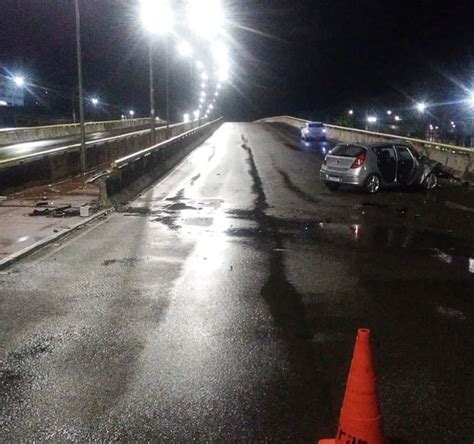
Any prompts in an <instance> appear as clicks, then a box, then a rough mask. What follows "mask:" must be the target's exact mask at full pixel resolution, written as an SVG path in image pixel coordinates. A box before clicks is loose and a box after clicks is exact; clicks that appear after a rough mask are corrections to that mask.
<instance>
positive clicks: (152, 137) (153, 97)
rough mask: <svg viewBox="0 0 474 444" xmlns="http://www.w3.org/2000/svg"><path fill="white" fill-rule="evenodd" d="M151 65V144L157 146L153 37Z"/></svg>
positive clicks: (150, 50)
mask: <svg viewBox="0 0 474 444" xmlns="http://www.w3.org/2000/svg"><path fill="white" fill-rule="evenodd" d="M148 58H149V64H150V130H151V144H152V145H154V144H155V85H154V83H155V79H154V75H153V37H152V36H151V35H150V36H149V52H148Z"/></svg>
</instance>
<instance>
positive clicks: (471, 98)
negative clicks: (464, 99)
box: [469, 91, 474, 108]
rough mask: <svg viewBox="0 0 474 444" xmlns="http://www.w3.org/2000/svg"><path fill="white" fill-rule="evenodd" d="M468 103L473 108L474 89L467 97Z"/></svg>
mask: <svg viewBox="0 0 474 444" xmlns="http://www.w3.org/2000/svg"><path fill="white" fill-rule="evenodd" d="M469 105H470V106H471V107H473V108H474V91H473V92H471V95H470V97H469Z"/></svg>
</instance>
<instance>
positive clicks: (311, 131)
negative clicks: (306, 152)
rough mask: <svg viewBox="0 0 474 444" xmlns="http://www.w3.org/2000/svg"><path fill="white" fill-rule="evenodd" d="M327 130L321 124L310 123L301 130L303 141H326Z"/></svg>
mask: <svg viewBox="0 0 474 444" xmlns="http://www.w3.org/2000/svg"><path fill="white" fill-rule="evenodd" d="M326 132H327V129H326V128H325V126H324V125H323V124H322V123H321V122H308V123H307V124H306V125H305V126H304V127H303V128H301V139H302V140H303V141H309V140H326Z"/></svg>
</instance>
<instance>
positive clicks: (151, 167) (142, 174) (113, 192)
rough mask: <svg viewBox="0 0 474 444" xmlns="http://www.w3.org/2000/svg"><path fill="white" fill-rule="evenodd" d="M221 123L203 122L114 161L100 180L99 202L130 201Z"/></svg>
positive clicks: (218, 121) (104, 204)
mask: <svg viewBox="0 0 474 444" xmlns="http://www.w3.org/2000/svg"><path fill="white" fill-rule="evenodd" d="M221 123H222V120H221V119H218V120H215V121H213V122H209V123H206V124H204V125H202V126H200V127H198V128H195V129H193V130H189V131H187V132H185V133H184V134H181V135H178V136H175V137H174V138H172V139H170V140H166V141H164V142H161V143H158V144H157V145H155V146H152V147H150V148H147V149H145V150H142V151H141V152H138V153H135V154H132V155H130V156H125V157H123V158H121V159H117V160H116V161H114V162H113V164H112V167H113V168H112V170H111V171H110V172H109V173H108V174H107V175H106V176H104V177H102V178H101V179H100V181H101V183H100V199H101V205H102V206H110V205H120V204H124V203H126V202H129V201H130V200H132V199H133V198H134V197H135V196H137V195H138V194H139V193H140V192H141V191H143V190H144V189H145V188H147V187H149V186H150V185H152V184H153V183H155V182H156V181H157V180H158V179H159V178H160V177H162V176H163V175H164V174H166V173H167V172H169V171H170V170H171V169H172V168H173V167H174V166H175V165H176V164H177V163H178V162H180V161H181V160H182V159H183V158H184V157H185V156H186V155H188V154H189V153H190V152H191V151H192V150H193V149H194V148H195V147H197V146H199V145H200V144H201V143H202V142H203V141H204V140H206V139H207V138H209V137H210V135H211V134H212V133H213V132H214V131H215V130H216V129H217V128H218V127H219V126H220V125H221Z"/></svg>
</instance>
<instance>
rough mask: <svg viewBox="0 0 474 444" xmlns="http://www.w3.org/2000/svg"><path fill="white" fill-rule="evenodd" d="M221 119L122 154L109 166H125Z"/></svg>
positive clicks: (115, 167) (114, 167)
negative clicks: (127, 153) (122, 155)
mask: <svg viewBox="0 0 474 444" xmlns="http://www.w3.org/2000/svg"><path fill="white" fill-rule="evenodd" d="M221 120H222V117H220V118H218V119H215V120H213V121H211V122H208V123H205V124H204V125H201V126H198V127H196V128H193V129H191V130H189V131H186V132H184V133H182V134H179V135H177V136H174V137H172V138H171V139H168V140H164V141H163V142H160V143H157V144H156V145H153V146H151V147H149V148H145V149H143V150H141V151H137V152H136V153H133V154H129V155H128V156H124V157H122V158H120V159H117V160H115V161H113V162H112V164H111V167H112V169H113V170H120V169H121V168H124V167H125V166H127V165H129V164H130V163H133V162H136V161H138V160H140V159H142V158H144V157H147V156H149V155H151V154H152V153H153V152H154V151H157V150H159V149H161V148H163V147H165V146H170V145H173V144H174V143H177V142H181V141H183V140H185V139H186V138H189V137H192V136H194V135H195V134H196V133H198V132H201V131H202V130H204V129H205V128H207V127H210V126H212V125H214V124H216V123H218V122H219V121H221Z"/></svg>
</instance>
